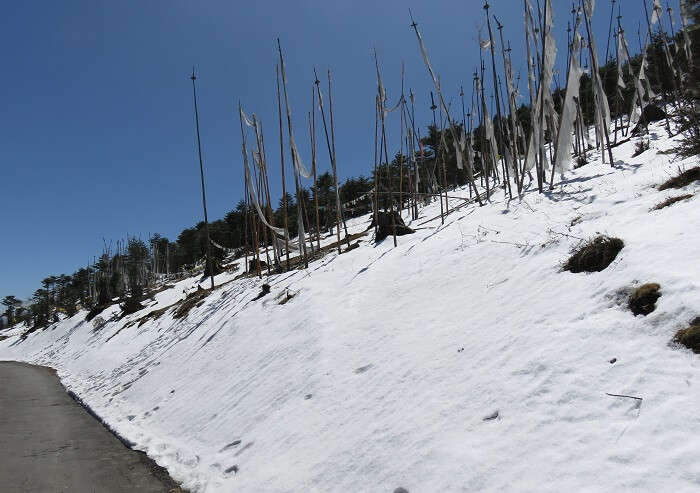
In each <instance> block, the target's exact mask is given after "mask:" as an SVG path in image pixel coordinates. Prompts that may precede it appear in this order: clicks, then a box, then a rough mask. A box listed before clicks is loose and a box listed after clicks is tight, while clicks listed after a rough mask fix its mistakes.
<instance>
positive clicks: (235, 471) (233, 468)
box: [224, 464, 238, 474]
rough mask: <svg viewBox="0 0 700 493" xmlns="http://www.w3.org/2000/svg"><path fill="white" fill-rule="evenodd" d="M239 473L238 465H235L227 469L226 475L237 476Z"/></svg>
mask: <svg viewBox="0 0 700 493" xmlns="http://www.w3.org/2000/svg"><path fill="white" fill-rule="evenodd" d="M237 472H238V464H234V465H232V466H231V467H228V468H226V470H225V471H224V473H226V474H231V473H234V474H236V473H237Z"/></svg>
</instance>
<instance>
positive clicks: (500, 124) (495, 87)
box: [484, 1, 513, 199]
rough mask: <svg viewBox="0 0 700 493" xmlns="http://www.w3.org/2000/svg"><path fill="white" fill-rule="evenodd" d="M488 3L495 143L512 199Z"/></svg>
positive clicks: (487, 16) (487, 15)
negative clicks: (499, 148) (494, 108)
mask: <svg viewBox="0 0 700 493" xmlns="http://www.w3.org/2000/svg"><path fill="white" fill-rule="evenodd" d="M489 7H490V5H489V3H488V2H487V1H486V2H484V10H485V11H486V25H487V27H488V30H489V41H490V42H491V44H490V48H491V68H492V71H493V92H494V93H495V94H496V114H497V115H498V127H497V128H498V132H499V134H500V139H496V144H497V145H498V142H499V141H500V143H501V150H502V154H503V157H502V161H503V179H504V180H505V181H506V185H507V187H508V196H509V197H510V198H511V199H512V198H513V191H512V190H511V186H510V173H509V172H508V168H509V167H510V165H512V163H508V162H506V154H507V152H506V150H507V149H508V147H509V145H508V142H506V141H504V137H505V132H504V130H503V115H502V114H501V98H500V95H499V93H500V91H499V89H498V74H497V73H496V54H495V52H496V49H495V46H494V44H495V43H494V41H493V31H492V30H491V18H490V17H489Z"/></svg>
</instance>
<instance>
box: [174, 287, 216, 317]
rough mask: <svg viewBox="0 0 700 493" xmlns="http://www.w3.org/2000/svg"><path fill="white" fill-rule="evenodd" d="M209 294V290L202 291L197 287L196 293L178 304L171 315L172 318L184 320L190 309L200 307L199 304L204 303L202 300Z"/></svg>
mask: <svg viewBox="0 0 700 493" xmlns="http://www.w3.org/2000/svg"><path fill="white" fill-rule="evenodd" d="M209 293H211V290H209V289H203V288H202V287H201V286H200V287H198V288H197V291H195V292H193V293H190V294H188V295H187V297H186V298H185V299H184V300H182V301H181V302H180V305H179V306H178V307H177V309H176V310H175V312H174V313H173V318H174V319H179V318H185V317H186V316H187V314H188V313H190V310H192V308H194V307H195V306H200V304H201V303H203V302H204V298H206V297H207V296H208V295H209Z"/></svg>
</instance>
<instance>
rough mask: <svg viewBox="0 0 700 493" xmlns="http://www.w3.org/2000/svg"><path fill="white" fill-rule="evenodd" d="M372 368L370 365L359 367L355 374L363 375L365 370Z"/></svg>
mask: <svg viewBox="0 0 700 493" xmlns="http://www.w3.org/2000/svg"><path fill="white" fill-rule="evenodd" d="M373 366H374V365H373V364H371V363H370V364H369V365H365V366H361V367H359V368H356V369H355V373H356V374H358V375H359V374H360V373H364V372H366V371H367V370H369V369H371V368H372V367H373Z"/></svg>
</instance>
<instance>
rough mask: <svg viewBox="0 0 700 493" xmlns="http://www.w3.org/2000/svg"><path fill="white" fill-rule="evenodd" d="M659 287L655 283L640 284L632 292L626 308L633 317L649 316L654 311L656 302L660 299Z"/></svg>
mask: <svg viewBox="0 0 700 493" xmlns="http://www.w3.org/2000/svg"><path fill="white" fill-rule="evenodd" d="M660 289H661V286H660V285H659V284H657V283H655V282H650V283H647V284H642V285H641V286H639V287H638V288H637V289H635V290H634V292H633V293H632V295H631V296H630V299H629V302H628V303H627V306H629V308H630V310H632V313H634V315H635V316H636V315H644V316H646V315H649V314H650V313H651V312H653V311H654V310H656V300H658V299H659V298H660V297H661V292H660V291H659V290H660Z"/></svg>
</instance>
